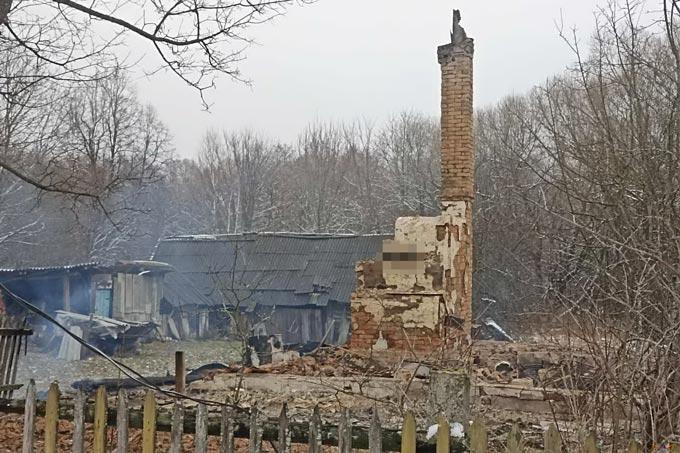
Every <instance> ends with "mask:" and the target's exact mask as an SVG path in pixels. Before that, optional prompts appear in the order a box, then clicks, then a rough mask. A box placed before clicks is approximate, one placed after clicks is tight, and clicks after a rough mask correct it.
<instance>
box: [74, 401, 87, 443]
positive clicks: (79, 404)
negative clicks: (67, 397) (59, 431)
mask: <svg viewBox="0 0 680 453" xmlns="http://www.w3.org/2000/svg"><path fill="white" fill-rule="evenodd" d="M86 402H87V397H86V396H85V393H84V392H83V391H82V390H78V393H76V397H75V399H74V400H73V445H72V447H71V449H72V450H71V451H72V452H73V453H85V403H86Z"/></svg>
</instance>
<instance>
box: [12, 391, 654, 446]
mask: <svg viewBox="0 0 680 453" xmlns="http://www.w3.org/2000/svg"><path fill="white" fill-rule="evenodd" d="M36 404H37V403H36V392H35V384H34V383H33V382H31V383H30V384H29V385H28V387H27V394H26V400H25V403H24V408H23V411H24V431H23V436H24V438H23V449H22V453H33V451H34V450H33V446H34V434H35V417H36V407H37V405H36ZM61 406H62V407H61V409H63V408H64V407H63V404H61ZM41 412H42V409H41ZM92 412H93V414H92V415H93V417H92V418H91V421H93V424H92V430H93V431H94V432H93V434H94V436H93V445H92V449H91V450H90V451H92V452H94V453H105V452H107V451H109V446H107V427H108V426H109V421H110V420H112V419H115V423H111V426H113V425H114V424H115V427H116V436H117V437H116V439H117V442H116V450H115V451H116V452H117V453H127V452H128V451H129V449H128V442H129V436H128V432H129V428H130V427H131V426H133V425H134V426H135V427H138V428H141V429H142V452H143V453H152V452H154V451H155V445H156V433H157V428H158V425H159V424H161V425H163V423H166V422H167V421H163V420H159V417H158V415H159V411H158V405H157V401H156V396H155V394H154V393H153V392H152V391H147V392H146V395H145V397H144V403H143V407H142V410H141V413H135V412H134V411H133V410H131V409H129V408H128V399H127V395H126V392H125V390H122V389H121V390H119V392H118V398H117V405H116V409H115V416H112V415H111V414H110V413H109V410H108V408H107V394H106V390H105V389H104V387H100V388H99V389H98V390H97V392H96V394H95V397H94V410H93V411H92ZM87 413H88V411H87V398H86V395H85V394H84V393H82V392H79V393H78V394H77V396H76V397H75V399H74V400H73V412H72V420H73V426H74V429H73V439H72V451H73V452H74V453H84V452H85V430H86V425H85V422H86V417H87V415H86V414H87ZM60 414H63V411H62V412H60V391H59V387H58V385H57V384H56V383H54V384H52V385H51V386H50V389H49V392H48V395H47V401H46V404H45V407H44V415H45V432H44V444H45V447H44V452H45V453H57V425H58V421H59V418H60ZM133 415H135V417H133ZM136 415H140V417H137V416H136ZM187 415H188V412H187ZM192 415H193V417H192V420H191V422H190V423H187V420H185V410H184V404H183V403H182V401H175V403H174V405H173V409H172V416H171V419H170V420H169V423H170V425H171V429H170V432H171V436H170V437H171V448H170V452H171V453H180V452H182V451H183V449H182V442H181V441H182V434H184V433H185V432H190V433H193V434H194V445H195V451H196V452H197V453H207V451H208V436H209V435H216V436H219V438H220V452H221V453H232V452H234V451H235V450H234V438H235V437H245V438H248V439H249V442H248V450H249V453H259V452H261V447H262V441H263V440H270V441H275V442H276V443H277V444H276V449H277V451H278V452H279V453H290V452H291V446H292V444H293V443H298V444H299V443H304V444H307V445H308V451H309V452H310V453H321V451H322V445H324V444H326V445H337V449H338V451H339V452H340V453H350V452H351V451H352V449H353V448H355V449H357V448H359V449H367V450H368V451H369V452H370V453H379V452H382V451H401V452H402V453H415V452H418V451H436V452H437V453H444V452H450V451H452V447H455V451H469V452H472V453H487V452H492V451H494V450H492V449H490V447H489V442H488V439H487V428H486V425H485V423H484V421H483V420H482V419H476V420H474V421H473V422H472V423H471V424H470V426H469V429H468V432H467V433H466V437H465V439H462V440H461V439H452V438H451V437H450V432H451V431H450V425H449V423H448V422H447V420H445V419H444V418H443V417H441V418H440V419H439V420H438V421H437V423H438V429H437V434H436V436H435V438H434V439H433V440H431V441H425V440H424V438H423V436H422V435H419V433H418V431H417V427H416V420H415V417H414V416H413V414H412V413H407V414H406V415H405V417H404V420H403V423H402V426H401V429H400V430H398V431H395V430H384V429H383V428H382V427H381V424H380V419H379V417H378V414H377V411H375V410H374V411H373V415H372V419H371V423H370V426H369V427H368V428H367V429H366V428H361V427H357V426H352V423H351V418H350V413H349V411H343V412H342V413H341V414H340V422H339V424H338V425H337V426H328V425H324V424H322V421H321V416H320V411H319V407H318V406H317V407H316V408H315V409H314V411H313V413H312V415H311V418H310V419H309V422H308V423H304V424H300V423H292V422H291V420H290V419H289V417H288V414H287V408H286V405H285V404H284V405H283V407H282V409H281V413H280V416H279V418H278V420H277V421H276V423H275V425H274V427H273V428H272V426H271V424H269V425H268V424H267V423H266V420H264V418H263V417H262V413H261V411H259V410H258V409H257V407H255V408H251V410H250V412H249V414H248V419H247V421H246V423H245V424H246V425H247V426H246V427H244V426H242V422H243V419H239V418H238V417H237V416H236V415H235V413H234V412H233V411H232V409H231V408H230V406H228V405H224V406H222V411H221V414H220V417H219V422H218V423H214V420H213V421H211V420H210V416H209V412H208V408H207V406H206V405H205V404H198V406H197V409H196V410H195V412H194V413H193V414H192ZM114 417H115V418H114ZM69 418H70V417H69ZM213 418H214V417H213ZM131 420H133V423H132V424H131V423H130V422H131ZM187 428H189V429H187ZM502 451H504V452H506V453H520V452H522V453H526V452H536V453H538V452H546V453H561V452H563V451H567V450H566V449H563V446H562V440H561V436H560V433H559V432H558V430H557V429H556V428H555V426H554V425H553V426H550V428H549V429H548V430H547V431H546V432H545V435H544V449H543V450H536V449H531V448H529V447H528V446H526V444H525V441H524V439H523V437H522V432H521V431H520V429H519V427H518V426H517V425H514V426H513V428H512V430H511V431H510V433H509V435H508V438H507V442H506V446H505V448H504V449H503V450H502ZM578 451H579V452H580V453H596V452H600V448H599V447H598V441H597V438H596V437H595V436H594V435H593V434H591V435H589V436H588V437H586V439H585V440H584V441H583V443H582V445H581V447H580V448H579V449H578ZM642 451H643V450H642V447H641V446H640V445H639V444H638V443H637V442H635V441H631V443H630V445H629V447H628V449H627V452H628V453H642Z"/></svg>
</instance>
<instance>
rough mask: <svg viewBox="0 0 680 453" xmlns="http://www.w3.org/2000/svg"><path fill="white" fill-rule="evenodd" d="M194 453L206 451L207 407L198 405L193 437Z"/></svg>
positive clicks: (201, 404)
mask: <svg viewBox="0 0 680 453" xmlns="http://www.w3.org/2000/svg"><path fill="white" fill-rule="evenodd" d="M194 442H195V447H196V453H206V452H207V451H208V406H206V405H205V404H203V403H199V405H198V411H197V412H196V433H195V435H194Z"/></svg>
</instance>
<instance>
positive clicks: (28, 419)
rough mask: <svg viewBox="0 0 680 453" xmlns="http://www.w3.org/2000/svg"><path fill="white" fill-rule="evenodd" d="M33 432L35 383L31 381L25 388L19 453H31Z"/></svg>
mask: <svg viewBox="0 0 680 453" xmlns="http://www.w3.org/2000/svg"><path fill="white" fill-rule="evenodd" d="M34 432H35V381H34V380H33V379H31V380H30V381H29V382H28V387H26V404H25V406H24V440H23V444H22V448H21V453H33V435H34Z"/></svg>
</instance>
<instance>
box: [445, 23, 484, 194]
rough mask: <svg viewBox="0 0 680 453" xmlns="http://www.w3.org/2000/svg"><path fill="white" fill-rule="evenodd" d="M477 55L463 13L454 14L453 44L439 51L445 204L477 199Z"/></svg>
mask: <svg viewBox="0 0 680 453" xmlns="http://www.w3.org/2000/svg"><path fill="white" fill-rule="evenodd" d="M473 53H474V41H473V40H472V38H468V37H467V35H466V34H465V30H464V29H463V27H461V26H460V11H458V10H453V28H452V31H451V43H450V44H446V45H443V46H440V47H439V48H438V49H437V56H438V58H439V65H440V66H441V71H442V96H441V102H442V114H441V115H442V117H441V134H442V136H441V171H442V186H441V194H440V200H441V202H442V204H447V202H454V201H472V199H473V198H474V177H473V175H474V160H475V158H474V145H473V136H472V55H473Z"/></svg>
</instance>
